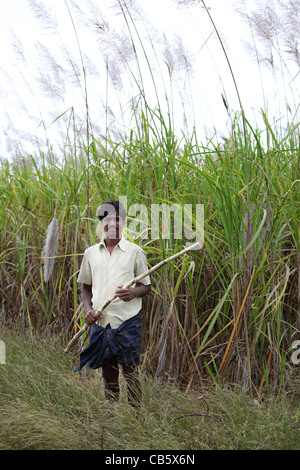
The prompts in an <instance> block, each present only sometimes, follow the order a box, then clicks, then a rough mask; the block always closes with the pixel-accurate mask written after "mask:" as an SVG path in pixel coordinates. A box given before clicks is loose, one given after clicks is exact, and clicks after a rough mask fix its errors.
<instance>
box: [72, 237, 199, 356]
mask: <svg viewBox="0 0 300 470" xmlns="http://www.w3.org/2000/svg"><path fill="white" fill-rule="evenodd" d="M199 248H200V243H199V242H197V243H194V244H193V245H190V246H188V247H186V248H184V249H183V250H181V251H179V252H178V253H176V254H175V255H172V256H170V257H169V258H166V259H164V260H163V261H160V262H159V263H157V264H156V265H155V266H153V267H152V268H150V269H148V271H145V272H144V273H142V274H140V275H139V276H137V277H135V278H133V279H132V280H131V281H129V282H127V284H124V286H123V289H128V288H129V287H131V286H132V285H133V284H136V283H137V282H139V281H141V280H142V279H143V278H144V277H146V276H148V275H149V274H152V273H154V272H155V271H157V269H159V268H160V267H161V266H164V265H165V264H167V263H170V261H173V260H174V259H175V258H179V256H182V255H184V254H185V253H186V252H187V251H190V250H197V249H199ZM117 297H118V296H117V295H116V294H114V295H112V296H111V297H109V298H108V299H107V300H106V302H105V303H104V304H103V305H102V306H101V307H100V308H99V310H98V311H97V318H99V317H100V315H101V314H102V312H103V310H104V309H105V308H106V307H107V306H108V305H109V304H111V302H112V301H113V300H115V299H116V298H117ZM88 327H89V325H88V324H87V323H85V324H84V325H83V327H82V328H81V329H80V330H79V331H78V332H77V333H76V335H75V336H74V337H73V338H72V339H71V341H70V342H69V344H68V345H67V347H66V348H65V350H64V352H65V353H67V352H69V350H70V349H71V347H72V346H73V344H74V343H75V342H76V341H77V339H78V338H80V336H81V335H82V334H83V333H84V332H85V331H86V330H87V329H88Z"/></svg>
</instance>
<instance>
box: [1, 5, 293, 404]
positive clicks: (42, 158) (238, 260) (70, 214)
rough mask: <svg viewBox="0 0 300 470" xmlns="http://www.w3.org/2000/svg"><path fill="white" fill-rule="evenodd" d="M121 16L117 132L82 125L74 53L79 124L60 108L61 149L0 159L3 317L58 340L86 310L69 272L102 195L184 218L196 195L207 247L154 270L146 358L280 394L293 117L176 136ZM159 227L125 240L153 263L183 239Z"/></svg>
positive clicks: (289, 282)
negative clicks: (128, 93) (49, 239)
mask: <svg viewBox="0 0 300 470" xmlns="http://www.w3.org/2000/svg"><path fill="white" fill-rule="evenodd" d="M35 6H36V5H35ZM119 7H122V5H121V3H120V4H119ZM121 13H122V17H123V18H124V20H125V24H126V27H127V29H128V32H129V37H130V46H131V49H130V50H131V55H132V54H133V57H134V60H135V62H134V66H135V67H133V64H132V62H131V60H129V59H127V58H126V56H125V55H124V53H123V52H124V51H122V50H121V49H122V48H121V46H122V44H121V43H120V37H118V38H117V37H115V40H116V45H117V48H118V51H119V52H120V56H119V58H120V62H121V63H122V66H123V67H124V68H125V70H126V72H127V75H128V76H129V77H130V79H131V80H132V81H133V83H134V86H135V87H137V90H138V96H137V97H136V99H135V100H134V101H133V106H132V108H131V122H130V126H128V129H127V132H125V133H121V132H119V133H116V132H115V133H114V132H109V129H108V128H106V132H105V133H104V134H103V133H101V132H100V131H99V132H97V129H96V128H95V127H93V126H92V125H91V123H90V115H89V108H88V91H89V90H88V82H87V80H86V75H85V65H84V61H82V63H81V69H82V70H81V72H80V74H76V78H78V77H80V81H79V82H80V83H81V90H82V93H83V96H84V97H85V104H86V110H85V126H84V129H85V131H84V132H79V131H78V132H77V122H76V117H75V113H74V109H73V108H70V110H69V112H68V113H67V112H65V113H63V114H62V115H60V117H59V118H57V121H60V120H61V119H62V120H63V121H62V122H63V123H65V122H66V121H65V119H67V118H68V125H67V135H66V136H65V142H66V143H67V144H68V146H67V147H66V148H67V149H68V150H66V149H65V150H64V152H62V153H61V155H59V156H57V157H56V158H54V155H53V152H52V150H51V148H49V153H48V154H42V153H41V154H40V155H39V156H38V157H35V156H33V155H29V156H27V157H25V156H22V157H19V158H16V159H15V160H14V161H13V162H10V161H5V160H3V161H2V162H1V176H2V177H1V183H0V195H1V200H2V201H3V204H2V206H1V209H0V224H1V232H2V238H1V258H0V262H1V277H0V293H1V299H0V300H1V320H2V322H3V323H4V324H15V323H18V324H19V325H21V326H22V327H23V328H24V329H29V331H30V332H31V333H32V334H33V333H34V332H37V331H44V330H51V331H59V332H63V334H64V335H65V341H68V339H69V338H70V336H71V335H73V333H74V330H76V328H78V324H79V323H80V322H82V321H83V316H82V308H81V303H80V297H79V291H78V286H77V275H78V271H79V267H80V262H81V257H82V254H83V252H84V249H85V248H86V247H87V246H89V245H91V244H93V243H96V242H97V240H98V235H97V220H96V218H95V214H96V209H97V207H98V205H99V203H100V202H101V201H102V200H107V199H109V198H112V197H113V198H118V197H120V196H126V197H127V202H128V207H130V206H132V205H133V204H137V203H140V204H143V205H144V206H145V207H146V208H147V212H148V214H150V213H151V205H152V204H163V203H166V204H169V205H172V204H178V205H179V206H180V207H182V208H183V207H184V205H185V204H191V205H192V207H193V214H192V219H193V222H194V223H195V208H196V205H197V204H203V205H204V216H205V226H204V231H205V242H204V246H203V248H202V249H201V250H200V251H199V252H197V253H194V254H193V255H191V256H190V257H188V258H183V259H182V260H179V261H178V262H176V263H175V264H174V265H171V266H167V267H166V268H164V269H162V271H161V272H158V273H157V274H156V275H155V276H154V277H153V279H152V284H153V288H152V293H151V295H150V296H149V297H148V298H147V299H146V300H145V302H144V314H143V324H144V341H143V357H142V368H143V369H145V370H151V371H152V372H153V373H154V374H156V375H157V376H158V377H159V380H160V382H163V381H165V380H169V381H170V382H175V383H177V384H184V385H185V386H187V387H190V386H191V384H194V383H198V382H200V383H201V382H203V380H204V378H205V377H210V378H212V380H213V381H214V382H215V383H216V384H220V383H223V382H235V383H239V384H241V385H242V387H243V388H244V389H245V390H250V391H251V392H253V393H255V394H256V395H258V396H261V395H262V394H264V393H266V392H272V391H278V390H280V389H282V388H283V387H284V386H285V385H286V380H287V377H288V376H289V371H290V369H291V368H293V364H292V363H291V358H290V355H291V353H290V349H291V345H292V342H293V340H294V339H295V338H296V337H297V335H299V329H300V328H299V326H300V323H299V310H300V300H299V299H300V281H299V272H300V271H299V269H300V268H299V259H300V258H299V256H300V255H299V253H300V246H299V210H298V207H299V201H300V195H299V156H300V150H299V129H298V122H297V121H296V118H295V119H294V120H293V121H292V122H291V124H290V126H289V127H287V129H285V131H284V132H283V131H282V129H281V130H280V131H278V127H277V126H276V125H272V124H271V123H270V122H269V121H268V118H267V115H266V114H265V113H264V112H263V111H262V112H261V115H262V118H263V122H264V128H261V129H256V128H255V127H254V126H253V125H252V124H251V122H250V121H248V120H247V116H245V113H244V112H243V111H242V112H239V113H237V114H235V115H233V116H232V122H231V128H230V131H229V132H228V135H227V136H226V137H224V139H223V143H222V144H220V143H219V142H217V141H214V139H207V141H205V142H203V141H202V142H199V139H198V134H197V132H196V130H194V132H192V133H189V134H188V135H185V134H183V133H182V136H180V137H179V136H178V133H177V132H175V128H174V121H173V118H174V116H173V115H172V109H173V108H172V106H173V103H172V100H171V98H172V95H168V94H167V91H166V89H167V88H166V87H165V89H164V91H165V96H166V103H164V102H159V95H158V94H157V95H156V96H157V100H158V102H157V106H156V107H155V108H153V107H151V106H150V105H149V100H148V96H147V94H146V90H145V88H144V77H143V74H142V67H141V62H142V61H146V64H147V73H150V75H151V77H152V85H153V87H154V89H155V90H157V89H156V82H155V79H154V76H153V75H152V65H151V64H150V62H149V61H148V56H147V54H148V52H147V50H146V49H145V48H144V44H143V41H142V39H141V36H140V34H139V30H138V29H137V27H136V24H135V22H134V20H133V16H132V14H131V13H130V10H128V9H127V7H126V8H125V7H124V8H123V7H122V8H121ZM95 24H96V23H95ZM97 25H98V26H97V28H98V33H99V34H101V39H102V40H103V38H104V37H106V38H108V39H109V40H110V41H112V39H114V35H113V34H112V33H111V31H110V30H109V28H107V26H105V24H104V23H103V24H99V23H97ZM220 39H221V38H220ZM126 44H127V45H128V43H126ZM150 44H151V49H153V50H154V49H155V48H154V45H153V43H150ZM137 46H139V47H137ZM79 48H80V44H79ZM124 48H125V46H124ZM131 55H130V58H131ZM81 57H82V56H81ZM68 60H69V62H70V63H71V64H73V62H72V60H71V57H70V56H68ZM157 62H159V60H158V59H157ZM108 65H111V64H108ZM73 66H74V64H73V65H72V67H73ZM79 70H80V67H79ZM135 70H137V72H135ZM170 70H171V69H169V71H170ZM170 79H171V74H170ZM135 89H136V88H135ZM164 105H166V106H164ZM106 127H109V126H106ZM70 133H72V140H71V139H70ZM54 217H55V220H56V221H57V224H58V233H59V246H58V249H57V252H56V254H55V260H54V264H53V271H52V276H51V277H50V279H49V280H48V281H47V277H46V278H45V276H44V273H43V263H44V259H43V247H44V243H45V239H46V234H47V229H48V226H49V224H50V222H51V221H52V220H53V218H54ZM130 221H131V219H130V218H129V222H130ZM128 235H130V234H128ZM160 235H161V236H160V238H158V239H157V240H153V239H151V236H150V234H149V237H148V238H143V237H140V238H138V239H136V240H134V241H135V242H136V243H138V244H140V245H141V246H142V247H143V248H144V250H145V252H146V253H147V257H148V262H149V264H150V265H153V264H156V263H157V262H158V261H159V260H161V259H162V258H164V257H165V256H166V255H168V254H169V253H173V252H174V251H178V250H179V249H180V248H181V247H182V244H184V243H186V240H184V239H176V238H175V234H174V233H173V232H172V230H171V234H170V237H169V238H168V239H164V238H163V236H162V234H160ZM45 279H46V280H45ZM46 281H47V282H46ZM77 352H79V348H78V350H77Z"/></svg>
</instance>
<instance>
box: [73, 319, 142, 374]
mask: <svg viewBox="0 0 300 470" xmlns="http://www.w3.org/2000/svg"><path fill="white" fill-rule="evenodd" d="M141 338H142V324H141V318H140V314H139V313H138V314H137V315H135V316H134V317H132V318H129V320H126V321H124V322H123V323H121V325H119V326H118V328H111V326H110V324H108V325H106V327H105V328H104V327H102V326H99V325H97V324H96V323H93V325H92V327H91V333H90V342H89V345H88V346H87V347H86V348H85V349H84V350H83V351H82V352H81V353H80V365H79V366H78V367H76V369H75V371H78V370H80V369H81V368H82V367H83V366H84V365H85V364H87V365H88V366H89V367H90V368H91V369H98V368H99V367H101V366H103V365H105V362H106V360H107V359H110V358H111V357H112V356H115V357H116V358H117V362H118V363H119V364H126V365H133V364H134V365H138V364H139V361H140V352H141Z"/></svg>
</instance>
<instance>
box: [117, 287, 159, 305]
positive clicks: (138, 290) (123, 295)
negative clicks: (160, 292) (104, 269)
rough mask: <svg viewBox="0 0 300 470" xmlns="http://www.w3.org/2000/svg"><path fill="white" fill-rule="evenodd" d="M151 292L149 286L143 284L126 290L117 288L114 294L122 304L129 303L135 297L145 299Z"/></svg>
mask: <svg viewBox="0 0 300 470" xmlns="http://www.w3.org/2000/svg"><path fill="white" fill-rule="evenodd" d="M150 291H151V284H148V285H147V286H145V285H144V284H137V285H136V286H135V287H129V288H128V289H123V288H122V286H118V289H117V290H116V294H117V296H118V297H119V299H121V300H123V301H124V302H129V301H130V300H132V299H134V298H135V297H145V295H147V294H149V292H150Z"/></svg>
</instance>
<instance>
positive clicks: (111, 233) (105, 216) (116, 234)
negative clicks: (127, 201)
mask: <svg viewBox="0 0 300 470" xmlns="http://www.w3.org/2000/svg"><path fill="white" fill-rule="evenodd" d="M97 215H98V217H99V220H100V222H101V225H102V228H103V230H104V234H105V237H108V238H110V239H119V238H121V235H122V229H123V226H124V222H125V219H126V211H125V208H124V206H123V204H122V203H121V202H120V201H113V200H111V201H106V202H103V203H102V204H101V206H100V207H99V209H98V213H97Z"/></svg>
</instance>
